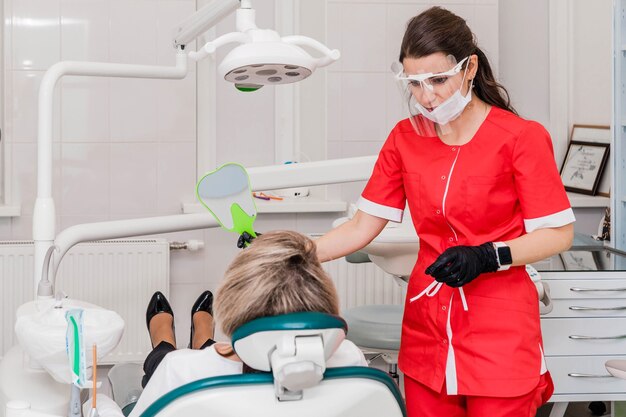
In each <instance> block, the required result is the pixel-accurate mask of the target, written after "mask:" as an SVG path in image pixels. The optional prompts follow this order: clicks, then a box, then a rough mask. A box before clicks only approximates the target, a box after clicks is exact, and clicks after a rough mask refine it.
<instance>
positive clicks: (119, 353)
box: [0, 239, 170, 364]
mask: <svg viewBox="0 0 626 417" xmlns="http://www.w3.org/2000/svg"><path fill="white" fill-rule="evenodd" d="M33 253H34V245H33V242H0V297H1V298H2V323H1V325H2V333H1V334H0V342H1V343H0V347H1V348H2V351H1V352H0V354H1V355H4V353H5V352H6V351H7V350H8V349H9V348H10V347H11V346H13V344H14V343H16V340H15V334H14V331H13V327H14V325H15V310H16V309H17V307H18V306H20V305H21V304H23V303H25V302H27V301H30V300H32V299H33V294H34V290H33ZM169 270H170V268H169V244H168V242H167V241H166V240H163V239H143V240H130V239H129V240H108V241H98V242H88V243H81V244H79V245H76V246H75V247H73V248H72V249H71V250H70V251H69V252H68V253H67V255H65V257H64V258H63V260H62V261H61V265H60V268H59V272H58V274H57V278H56V285H55V287H56V288H55V290H56V291H63V292H65V293H66V294H67V295H68V296H69V297H70V298H75V299H79V300H83V301H87V302H90V303H93V304H96V305H99V306H101V307H104V308H107V309H109V310H113V311H115V312H117V313H118V314H119V315H120V316H122V318H123V319H124V322H125V324H126V326H125V329H124V336H123V337H122V340H121V342H120V344H119V346H118V347H117V348H116V349H115V350H114V351H113V352H112V353H111V354H109V355H108V356H107V357H106V358H104V360H103V361H102V363H103V364H112V363H118V362H130V361H137V362H139V361H143V359H144V358H145V356H146V355H147V353H148V352H149V351H150V340H149V338H148V334H147V331H146V322H145V315H146V305H147V304H148V300H149V299H150V297H151V295H152V294H153V293H154V291H157V290H159V291H162V292H163V293H164V294H166V295H168V292H169Z"/></svg>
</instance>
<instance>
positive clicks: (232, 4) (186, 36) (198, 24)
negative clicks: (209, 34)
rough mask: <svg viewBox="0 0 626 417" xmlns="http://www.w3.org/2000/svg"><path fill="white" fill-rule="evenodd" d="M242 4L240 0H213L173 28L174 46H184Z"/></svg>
mask: <svg viewBox="0 0 626 417" xmlns="http://www.w3.org/2000/svg"><path fill="white" fill-rule="evenodd" d="M241 5H242V2H241V1H240V0H213V1H212V2H211V3H209V4H207V5H206V6H204V7H203V8H201V9H200V10H198V11H197V12H195V13H194V14H192V15H191V16H189V17H188V18H187V19H185V20H184V21H183V22H182V23H181V24H180V25H178V27H177V28H176V29H175V35H174V46H175V47H181V46H182V47H183V48H184V47H185V45H187V44H188V43H189V42H192V41H193V40H194V39H196V38H197V37H198V36H200V35H201V34H203V33H204V32H206V31H207V30H209V29H211V28H212V27H213V26H215V25H216V24H217V23H218V22H219V21H220V20H222V19H223V18H224V17H226V16H228V15H229V14H231V13H232V12H234V11H235V10H237V9H238V8H239V7H240V6H241Z"/></svg>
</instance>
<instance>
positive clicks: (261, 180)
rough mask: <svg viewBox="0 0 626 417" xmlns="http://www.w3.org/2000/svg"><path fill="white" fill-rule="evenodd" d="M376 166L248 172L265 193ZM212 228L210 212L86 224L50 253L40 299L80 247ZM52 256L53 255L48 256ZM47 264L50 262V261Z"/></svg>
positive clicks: (359, 161)
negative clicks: (68, 256) (70, 253)
mask: <svg viewBox="0 0 626 417" xmlns="http://www.w3.org/2000/svg"><path fill="white" fill-rule="evenodd" d="M374 162H376V156H364V157H357V158H345V159H330V160H326V161H316V162H303V163H299V164H288V165H271V166H264V167H253V168H248V170H247V171H248V174H249V175H250V186H251V188H252V191H262V190H271V189H277V188H290V187H310V186H315V185H328V184H340V183H345V182H354V181H362V180H366V179H368V178H369V176H370V174H371V172H372V168H373V166H374ZM212 227H218V224H217V222H216V221H215V219H214V218H213V216H211V215H210V214H209V213H208V212H207V213H195V214H178V215H173V216H161V217H149V218H142V219H131V220H116V221H109V222H98V223H85V224H78V225H75V226H72V227H69V228H67V229H65V230H63V231H61V233H59V235H58V236H57V238H56V239H55V240H54V246H51V247H50V250H52V248H53V247H54V248H55V249H56V250H54V254H53V255H54V256H53V257H52V260H51V261H52V269H51V271H50V280H49V283H48V282H46V283H45V284H43V285H40V286H39V287H40V288H42V287H45V288H50V289H49V290H46V291H48V293H46V294H43V293H41V292H40V293H39V294H38V295H40V296H42V295H44V296H49V295H52V288H53V286H54V278H55V276H56V272H57V270H58V268H59V264H60V263H61V260H62V259H63V256H65V254H66V253H67V252H68V251H69V250H70V249H71V248H72V247H73V246H74V245H76V244H78V243H81V242H88V241H93V240H103V239H118V238H124V237H131V236H142V235H152V234H158V233H169V232H177V231H183V230H195V229H207V228H212ZM49 254H51V252H48V255H49ZM47 260H48V261H49V260H50V259H49V257H48V259H47ZM45 265H46V266H47V265H49V264H48V262H45ZM46 269H47V268H46ZM44 275H45V276H47V274H44Z"/></svg>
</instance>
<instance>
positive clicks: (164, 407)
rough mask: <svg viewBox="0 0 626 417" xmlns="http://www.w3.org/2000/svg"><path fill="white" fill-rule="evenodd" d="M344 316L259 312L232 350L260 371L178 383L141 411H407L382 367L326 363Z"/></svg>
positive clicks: (189, 415) (153, 414)
mask: <svg viewBox="0 0 626 417" xmlns="http://www.w3.org/2000/svg"><path fill="white" fill-rule="evenodd" d="M346 332H347V325H346V322H345V321H344V320H343V319H341V318H339V317H336V316H332V315H328V314H322V313H313V312H303V313H292V314H286V315H281V316H272V317H263V318H260V319H257V320H253V321H251V322H249V323H246V324H245V325H243V326H241V327H240V328H239V329H237V331H235V333H234V334H233V337H232V343H233V348H234V350H235V352H236V353H237V355H238V356H239V357H240V358H241V360H242V361H243V362H245V363H246V364H247V365H248V366H250V367H251V368H253V369H256V370H259V371H262V372H261V373H252V374H241V375H227V376H219V377H212V378H206V379H202V380H199V381H195V382H191V383H189V384H187V385H183V386H181V387H179V388H177V389H175V390H173V391H171V392H169V393H168V394H166V395H164V396H163V397H161V398H160V399H159V400H157V401H156V402H154V403H153V404H152V405H151V406H149V407H148V408H147V409H146V410H145V411H144V412H143V413H142V415H141V417H175V416H186V417H193V416H220V417H230V416H233V417H234V416H239V417H241V416H249V415H255V416H273V417H274V416H275V417H287V416H289V417H291V416H295V415H297V416H304V417H306V416H310V417H320V416H324V417H333V416H343V417H352V416H354V417H357V416H358V417H368V416H372V417H373V416H376V417H379V416H381V415H384V416H389V417H400V416H406V410H405V407H404V403H403V400H402V396H401V394H400V391H399V390H398V387H397V386H396V384H395V383H394V382H393V380H392V379H391V378H390V377H389V376H388V375H387V374H386V373H385V372H383V371H380V370H378V369H373V368H367V367H362V366H353V367H340V368H328V369H327V368H326V361H327V360H328V358H330V356H331V355H332V354H333V352H334V351H335V350H336V349H337V348H338V347H339V345H340V344H341V342H342V341H343V340H344V338H345V335H346Z"/></svg>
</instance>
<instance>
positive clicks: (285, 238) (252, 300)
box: [214, 231, 339, 336]
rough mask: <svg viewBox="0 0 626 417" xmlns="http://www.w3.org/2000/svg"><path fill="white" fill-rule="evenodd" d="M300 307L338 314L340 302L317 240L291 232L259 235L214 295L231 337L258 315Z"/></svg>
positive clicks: (224, 328)
mask: <svg viewBox="0 0 626 417" xmlns="http://www.w3.org/2000/svg"><path fill="white" fill-rule="evenodd" d="M300 311H319V312H322V313H330V314H339V301H338V297H337V291H336V290H335V286H334V284H333V282H332V281H331V280H330V277H329V276H328V275H327V274H326V272H324V270H323V269H322V266H321V265H320V262H319V260H318V258H317V254H316V247H315V243H313V241H312V240H311V239H309V238H308V237H306V236H303V235H301V234H300V233H296V232H291V231H277V232H268V233H264V234H263V235H261V236H259V237H257V238H256V239H254V241H253V242H252V244H251V245H250V246H249V247H247V248H246V249H244V250H243V251H241V253H240V254H239V255H238V256H237V257H236V258H235V259H234V260H233V262H232V263H231V264H230V266H229V267H228V270H227V271H226V274H225V276H224V280H223V281H222V283H221V285H220V287H219V288H218V290H217V294H216V296H215V305H214V312H215V317H216V320H217V322H218V323H220V326H221V327H222V331H223V332H224V333H225V334H226V335H227V336H231V335H232V334H233V332H234V331H235V329H237V328H238V327H239V326H241V325H242V324H244V323H247V322H249V321H251V320H254V319H257V318H259V317H265V316H275V315H278V314H286V313H294V312H300Z"/></svg>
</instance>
